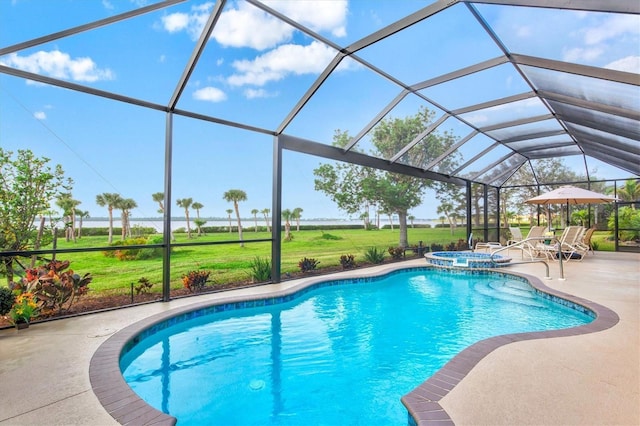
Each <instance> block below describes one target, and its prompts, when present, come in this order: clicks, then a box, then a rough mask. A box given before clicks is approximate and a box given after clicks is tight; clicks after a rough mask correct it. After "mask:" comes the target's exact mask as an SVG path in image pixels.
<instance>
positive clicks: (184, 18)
mask: <svg viewBox="0 0 640 426" xmlns="http://www.w3.org/2000/svg"><path fill="white" fill-rule="evenodd" d="M162 25H163V27H164V29H165V30H167V31H168V32H170V33H175V32H178V31H182V30H184V29H185V28H187V27H188V26H189V15H187V14H186V13H172V14H171V15H167V16H163V17H162Z"/></svg>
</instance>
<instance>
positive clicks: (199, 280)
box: [182, 271, 211, 293]
mask: <svg viewBox="0 0 640 426" xmlns="http://www.w3.org/2000/svg"><path fill="white" fill-rule="evenodd" d="M210 274H211V271H190V272H189V273H187V275H183V276H182V284H183V285H184V287H185V288H188V289H189V291H190V292H192V293H193V292H194V291H201V290H202V289H204V288H205V286H206V285H207V281H208V280H209V275H210Z"/></svg>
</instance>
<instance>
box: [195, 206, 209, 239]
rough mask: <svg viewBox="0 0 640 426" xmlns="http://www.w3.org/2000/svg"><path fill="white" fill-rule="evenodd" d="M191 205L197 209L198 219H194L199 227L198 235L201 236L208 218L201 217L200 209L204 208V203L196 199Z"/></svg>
mask: <svg viewBox="0 0 640 426" xmlns="http://www.w3.org/2000/svg"><path fill="white" fill-rule="evenodd" d="M191 207H193V208H194V209H195V211H196V220H195V221H194V223H195V224H196V226H197V227H198V236H200V235H202V227H203V226H204V224H205V223H207V221H206V220H202V219H200V209H201V208H203V207H204V205H203V204H202V203H199V202H197V201H196V202H194V203H193V204H192V205H191Z"/></svg>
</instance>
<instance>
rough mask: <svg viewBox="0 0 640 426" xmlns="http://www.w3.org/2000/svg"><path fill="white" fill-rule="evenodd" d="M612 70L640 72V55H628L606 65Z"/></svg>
mask: <svg viewBox="0 0 640 426" xmlns="http://www.w3.org/2000/svg"><path fill="white" fill-rule="evenodd" d="M604 67H605V68H609V69H612V70H618V71H626V72H632V73H636V74H640V56H627V57H625V58H622V59H618V60H617V61H613V62H611V63H609V64H607V65H605V66H604Z"/></svg>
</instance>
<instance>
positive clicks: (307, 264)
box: [298, 257, 320, 272]
mask: <svg viewBox="0 0 640 426" xmlns="http://www.w3.org/2000/svg"><path fill="white" fill-rule="evenodd" d="M319 263H320V261H319V260H316V259H313V258H312V259H309V258H307V257H305V258H303V259H302V260H300V262H298V268H300V270H301V271H302V272H308V271H313V270H314V269H316V267H317V266H318V264H319Z"/></svg>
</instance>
